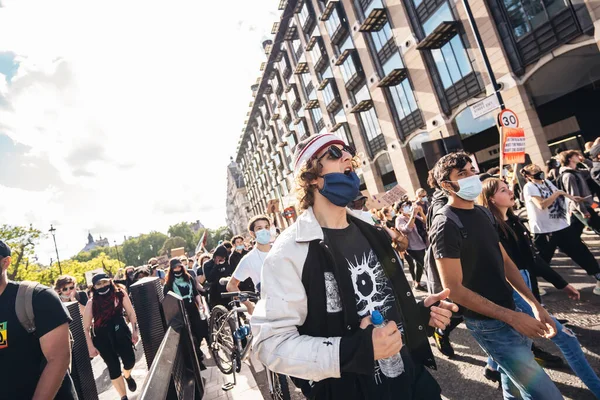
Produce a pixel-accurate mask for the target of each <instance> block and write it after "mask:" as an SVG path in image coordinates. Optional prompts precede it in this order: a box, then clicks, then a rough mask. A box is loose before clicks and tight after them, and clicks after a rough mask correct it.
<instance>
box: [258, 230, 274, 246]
mask: <svg viewBox="0 0 600 400" xmlns="http://www.w3.org/2000/svg"><path fill="white" fill-rule="evenodd" d="M256 241H257V242H258V244H269V243H270V242H271V231H269V230H268V229H261V230H260V231H258V232H256Z"/></svg>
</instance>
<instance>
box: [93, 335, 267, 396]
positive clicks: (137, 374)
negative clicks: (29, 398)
mask: <svg viewBox="0 0 600 400" xmlns="http://www.w3.org/2000/svg"><path fill="white" fill-rule="evenodd" d="M202 351H203V352H204V355H205V356H206V359H205V361H204V364H205V365H206V366H207V369H206V370H205V371H202V378H203V380H204V384H205V387H204V397H203V398H202V399H203V400H214V399H219V400H263V396H262V394H261V392H260V389H259V388H258V385H257V383H256V380H255V379H254V376H253V375H252V372H251V370H250V366H249V365H248V364H247V363H244V364H243V366H242V370H241V371H240V373H239V374H236V380H237V384H236V386H235V387H234V388H233V389H231V390H229V391H227V392H226V391H224V390H222V389H221V386H222V385H223V384H224V383H226V382H233V375H224V374H222V373H221V371H219V368H217V366H216V365H215V362H214V360H213V359H212V358H211V355H210V352H209V351H208V348H207V347H206V345H204V346H202ZM92 368H93V370H94V378H95V380H96V388H97V389H98V398H99V400H120V397H119V394H118V393H117V391H116V390H115V388H114V387H113V386H112V383H111V381H110V378H109V377H108V370H107V369H106V364H104V361H103V360H102V358H100V357H96V358H94V360H92ZM147 374H148V368H147V366H146V357H145V356H144V351H143V348H142V346H141V343H140V344H138V346H137V350H136V363H135V367H134V368H133V371H132V372H131V375H132V376H133V377H134V379H135V381H136V382H137V385H138V390H137V391H136V392H134V393H127V396H128V398H129V400H137V399H138V395H139V393H140V389H141V388H142V385H143V384H144V380H145V379H146V375H147Z"/></svg>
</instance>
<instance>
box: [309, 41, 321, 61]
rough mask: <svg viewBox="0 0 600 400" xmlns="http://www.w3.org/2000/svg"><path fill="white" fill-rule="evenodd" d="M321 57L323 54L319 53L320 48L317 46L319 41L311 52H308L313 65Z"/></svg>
mask: <svg viewBox="0 0 600 400" xmlns="http://www.w3.org/2000/svg"><path fill="white" fill-rule="evenodd" d="M322 56H323V53H322V52H321V46H319V41H317V43H315V45H314V46H313V48H312V50H311V51H310V57H311V59H312V62H313V64H316V63H317V61H319V60H320V59H321V57H322Z"/></svg>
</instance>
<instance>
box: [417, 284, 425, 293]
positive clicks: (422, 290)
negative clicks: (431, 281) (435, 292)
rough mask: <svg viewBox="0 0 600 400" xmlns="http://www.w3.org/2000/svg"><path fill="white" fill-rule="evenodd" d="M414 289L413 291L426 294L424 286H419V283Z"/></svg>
mask: <svg viewBox="0 0 600 400" xmlns="http://www.w3.org/2000/svg"><path fill="white" fill-rule="evenodd" d="M414 288H415V290H418V291H420V292H426V291H427V288H426V287H425V286H423V285H421V284H420V283H417V284H416V285H415V286H414Z"/></svg>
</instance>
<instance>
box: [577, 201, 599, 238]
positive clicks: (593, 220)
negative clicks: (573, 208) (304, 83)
mask: <svg viewBox="0 0 600 400" xmlns="http://www.w3.org/2000/svg"><path fill="white" fill-rule="evenodd" d="M587 211H588V213H589V214H590V217H589V218H587V219H586V218H584V217H583V215H581V214H579V213H578V212H574V213H573V214H572V215H571V226H572V227H573V229H576V230H577V232H579V235H581V234H582V233H583V228H585V227H586V226H589V227H590V228H592V229H593V230H594V232H596V234H598V235H600V215H598V213H597V212H596V211H595V210H594V209H593V208H591V207H588V208H587Z"/></svg>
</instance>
